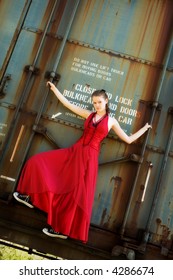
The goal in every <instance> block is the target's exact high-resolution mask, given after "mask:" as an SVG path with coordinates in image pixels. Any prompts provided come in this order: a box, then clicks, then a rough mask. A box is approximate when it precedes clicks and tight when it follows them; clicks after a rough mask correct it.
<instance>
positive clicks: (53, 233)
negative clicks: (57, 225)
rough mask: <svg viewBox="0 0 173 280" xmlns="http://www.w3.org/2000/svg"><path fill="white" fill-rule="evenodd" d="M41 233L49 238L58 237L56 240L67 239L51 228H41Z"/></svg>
mask: <svg viewBox="0 0 173 280" xmlns="http://www.w3.org/2000/svg"><path fill="white" fill-rule="evenodd" d="M42 231H43V233H44V234H46V235H48V236H50V237H58V238H61V239H67V238H68V236H66V235H64V234H61V233H59V232H56V231H54V230H53V229H52V228H50V229H49V228H43V230H42Z"/></svg>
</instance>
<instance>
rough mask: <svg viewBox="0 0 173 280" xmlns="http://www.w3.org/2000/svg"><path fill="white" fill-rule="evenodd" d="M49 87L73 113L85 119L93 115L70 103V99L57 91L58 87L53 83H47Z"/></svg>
mask: <svg viewBox="0 0 173 280" xmlns="http://www.w3.org/2000/svg"><path fill="white" fill-rule="evenodd" d="M47 86H49V87H50V89H51V90H52V91H53V93H54V94H55V95H56V97H57V98H58V99H59V101H60V102H61V103H62V104H63V105H64V106H65V107H66V108H68V109H69V110H71V111H72V112H73V113H75V114H77V115H79V116H81V117H83V118H85V119H86V118H87V117H88V116H89V115H90V114H91V111H89V110H86V109H83V108H80V107H79V106H76V105H74V104H72V103H70V101H68V99H67V98H66V97H65V96H63V95H62V93H61V92H60V91H59V90H58V89H57V87H56V86H55V85H54V84H53V83H51V82H47Z"/></svg>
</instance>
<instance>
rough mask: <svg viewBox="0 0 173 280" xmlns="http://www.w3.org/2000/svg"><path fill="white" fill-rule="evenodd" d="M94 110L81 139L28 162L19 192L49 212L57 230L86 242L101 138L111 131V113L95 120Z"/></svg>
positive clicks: (40, 154)
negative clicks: (109, 122)
mask: <svg viewBox="0 0 173 280" xmlns="http://www.w3.org/2000/svg"><path fill="white" fill-rule="evenodd" d="M94 115H95V113H91V114H90V115H89V117H88V118H87V119H86V121H85V123H84V132H83V135H82V136H81V138H80V139H79V140H78V141H77V142H76V143H75V144H74V145H72V146H71V147H69V148H64V149H57V150H52V151H47V152H43V153H39V154H37V155H34V156H32V157H31V158H30V159H29V160H28V161H27V162H26V164H25V166H24V168H23V170H22V173H21V176H20V180H19V183H18V187H17V191H18V192H19V193H21V194H27V195H30V198H31V202H32V204H33V205H34V206H35V207H37V208H39V209H41V210H43V211H44V212H46V213H47V223H48V224H49V225H50V226H51V227H52V228H53V229H54V230H55V231H57V232H60V233H62V234H64V235H67V236H69V237H71V238H74V239H78V240H81V241H83V242H87V240H88V231H89V226H90V219H91V212H92V204H93V200H94V191H95V186H96V179H97V171H98V156H99V150H100V143H101V141H102V140H103V139H104V138H105V137H106V136H107V134H108V115H105V116H104V118H102V119H101V120H99V121H98V122H97V123H93V117H94Z"/></svg>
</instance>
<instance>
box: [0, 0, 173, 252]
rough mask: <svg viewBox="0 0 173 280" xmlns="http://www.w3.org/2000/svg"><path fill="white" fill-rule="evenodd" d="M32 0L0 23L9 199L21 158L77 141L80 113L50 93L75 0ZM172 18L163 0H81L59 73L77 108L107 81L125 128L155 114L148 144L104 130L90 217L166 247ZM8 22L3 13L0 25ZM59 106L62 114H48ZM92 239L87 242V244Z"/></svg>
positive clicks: (4, 175) (170, 5)
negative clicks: (49, 83) (125, 140)
mask: <svg viewBox="0 0 173 280" xmlns="http://www.w3.org/2000/svg"><path fill="white" fill-rule="evenodd" d="M31 2H32V3H30V5H28V3H29V1H27V5H26V4H25V2H24V1H23V2H21V1H18V5H19V6H20V9H18V11H16V9H17V8H16V7H18V6H15V5H14V6H12V7H13V10H14V11H13V13H14V14H15V15H16V16H15V17H16V21H15V23H14V26H13V29H11V30H10V33H9V34H10V35H9V39H8V40H7V39H6V36H5V35H4V33H3V32H2V30H3V29H1V28H0V34H2V41H3V42H4V45H5V48H4V53H1V54H0V59H1V60H0V61H1V64H2V65H5V67H4V66H3V68H2V69H1V71H2V72H1V73H2V76H3V77H4V78H5V77H6V80H5V83H4V84H3V81H4V80H3V79H2V81H1V89H3V90H4V89H5V92H4V93H3V94H1V100H0V145H1V152H2V154H3V156H2V158H1V168H0V176H1V177H0V197H1V199H3V200H7V201H8V200H9V198H10V195H11V193H12V192H13V190H14V188H15V186H16V184H17V179H18V176H19V173H20V169H21V166H22V164H23V163H24V161H25V160H26V159H27V158H28V157H30V156H31V155H33V154H35V153H38V152H41V151H45V150H50V149H54V148H61V147H67V146H69V145H71V144H73V143H74V142H75V141H76V140H77V139H78V138H79V137H80V135H81V133H82V127H83V122H84V120H83V119H82V118H80V117H78V116H76V115H75V114H73V113H72V112H70V111H69V110H67V109H66V108H64V107H63V106H62V105H61V104H60V103H59V102H58V100H57V99H56V97H55V96H54V95H53V94H52V93H49V94H48V95H47V93H46V92H47V88H46V81H47V79H49V78H50V76H51V73H52V69H54V67H55V65H56V60H57V57H58V56H59V55H60V52H61V48H62V43H63V38H64V37H65V36H66V34H67V31H68V23H69V19H70V18H71V15H72V10H73V8H74V5H75V1H72V2H71V1H60V0H59V1H56V0H55V1H41V0H39V1H31ZM5 3H6V4H5V5H3V4H2V2H1V3H0V7H3V9H0V13H1V11H2V10H3V11H4V14H8V13H7V7H8V6H9V5H10V4H11V1H10V0H8V1H5ZM10 7H11V6H10ZM52 11H53V14H51V12H52ZM10 15H11V14H9V16H10ZM21 19H22V20H21ZM49 19H50V22H49ZM19 22H20V24H19ZM172 22H173V2H172V1H169V0H166V1H161V0H158V1H155V0H150V1H149V0H148V1H145V0H141V1H126V0H123V1H120V0H117V1H113V0H109V1H99V0H96V1H94V0H89V1H86V0H84V1H80V4H79V7H78V10H77V12H76V14H75V18H74V22H73V24H72V27H71V29H70V30H69V33H68V36H67V40H66V42H65V45H64V47H63V52H62V55H61V57H60V61H59V63H58V66H57V69H56V73H55V74H56V75H57V76H56V77H57V80H56V79H55V83H57V86H58V88H59V89H60V91H62V93H63V94H64V96H66V97H67V98H68V99H69V100H70V101H71V102H73V103H75V104H77V105H79V106H82V107H83V108H87V109H91V110H92V100H91V94H92V92H93V91H94V90H95V89H98V88H104V89H106V91H107V92H108V96H109V106H110V110H111V113H110V114H111V116H113V117H115V118H116V119H117V120H118V121H119V123H120V125H121V127H122V128H123V129H124V131H126V132H127V133H128V134H130V133H133V132H135V131H136V130H138V129H139V128H140V127H141V126H142V125H144V123H145V122H147V121H148V122H149V121H150V120H151V121H152V131H151V132H150V134H149V137H148V140H147V143H146V147H144V145H145V139H146V138H145V136H143V137H141V139H139V140H138V141H136V142H135V143H133V144H131V145H126V144H125V143H123V142H122V141H120V140H119V139H118V138H117V137H116V135H115V134H114V133H112V132H110V133H109V135H108V137H107V138H106V139H105V140H104V141H103V143H102V146H101V152H100V157H99V174H98V180H97V189H96V193H95V200H94V206H93V214H92V221H91V222H92V225H94V226H96V227H97V228H99V229H101V230H103V232H104V234H105V236H106V234H107V232H108V231H109V232H110V233H113V234H119V233H120V232H121V231H122V236H124V230H125V235H126V236H127V237H128V238H129V239H130V238H133V240H134V239H137V237H138V235H139V232H140V231H144V232H145V231H146V229H147V230H148V231H149V233H150V240H147V242H148V241H149V242H151V243H153V244H157V245H162V243H163V242H164V246H167V247H168V248H169V249H170V248H171V246H172V243H171V235H172V233H173V224H172V215H173V213H172V202H171V201H172V196H173V192H172V176H171V169H172V154H173V152H172V150H173V143H172V136H171V128H172V115H173V109H172V106H173V105H172V103H171V100H172V86H173V76H172V66H173V49H172V51H171V52H169V50H168V49H171V43H170V38H171V30H172V28H171V27H172V25H171V24H172ZM21 23H22V24H21ZM8 24H9V23H8V22H6V21H3V27H4V28H5V27H6V28H7V29H8ZM19 25H20V30H19V31H18V26H19ZM16 30H17V31H18V36H17V39H16V37H14V34H15V32H16ZM14 38H15V39H14ZM9 45H10V46H13V47H10V57H8V56H7V55H6V53H7V49H8V47H9ZM7 57H8V59H7ZM167 60H168V61H167ZM166 61H167V64H166ZM165 65H166V68H165V72H164V67H165ZM8 75H9V76H8ZM162 81H163V83H162ZM1 92H2V91H1ZM16 112H17V113H16ZM153 112H154V113H153ZM57 113H61V114H60V115H58V116H57V117H55V118H52V116H53V115H54V114H57ZM11 124H12V125H11ZM18 140H19V141H20V142H18ZM16 143H18V145H17V146H16ZM28 143H29V144H28ZM143 147H144V149H145V151H144V155H143V154H142V150H143ZM138 171H139V172H138ZM131 195H132V196H131ZM153 202H154V203H153ZM153 205H154V208H153ZM128 206H129V207H130V208H129V210H128ZM148 221H149V223H148ZM95 234H96V233H95ZM94 239H95V240H96V238H94ZM94 239H93V240H94ZM103 240H104V237H103V238H102V241H103ZM102 241H101V242H102ZM101 242H100V243H101ZM96 243H97V242H96V241H91V245H92V246H94V245H95V246H96ZM111 244H112V243H111ZM99 246H102V244H99ZM103 247H104V248H105V247H106V244H105V243H104V242H103ZM100 248H102V247H100Z"/></svg>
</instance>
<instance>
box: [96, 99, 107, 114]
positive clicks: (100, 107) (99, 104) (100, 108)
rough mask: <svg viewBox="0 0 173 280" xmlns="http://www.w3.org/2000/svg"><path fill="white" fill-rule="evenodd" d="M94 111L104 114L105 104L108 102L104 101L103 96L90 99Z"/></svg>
mask: <svg viewBox="0 0 173 280" xmlns="http://www.w3.org/2000/svg"><path fill="white" fill-rule="evenodd" d="M92 101H93V105H94V109H95V110H96V112H98V113H102V112H105V110H106V104H107V103H108V100H107V99H105V98H104V97H103V96H101V95H100V96H93V98H92Z"/></svg>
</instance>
